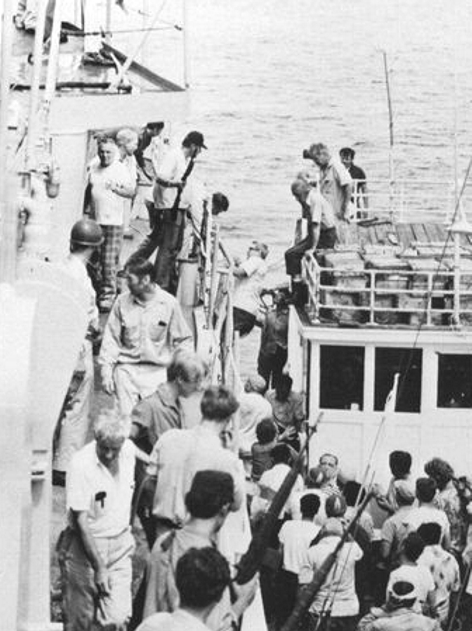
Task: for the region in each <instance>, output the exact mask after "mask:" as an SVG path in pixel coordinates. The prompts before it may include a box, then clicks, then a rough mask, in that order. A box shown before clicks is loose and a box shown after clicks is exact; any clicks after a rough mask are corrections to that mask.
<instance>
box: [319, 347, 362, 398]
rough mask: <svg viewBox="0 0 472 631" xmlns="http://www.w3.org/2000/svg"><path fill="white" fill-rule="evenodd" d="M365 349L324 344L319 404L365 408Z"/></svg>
mask: <svg viewBox="0 0 472 631" xmlns="http://www.w3.org/2000/svg"><path fill="white" fill-rule="evenodd" d="M364 351H365V349H364V348H363V347H357V346H321V348H320V407H322V408H328V409H334V410H362V409H363V407H364V355H365V352H364Z"/></svg>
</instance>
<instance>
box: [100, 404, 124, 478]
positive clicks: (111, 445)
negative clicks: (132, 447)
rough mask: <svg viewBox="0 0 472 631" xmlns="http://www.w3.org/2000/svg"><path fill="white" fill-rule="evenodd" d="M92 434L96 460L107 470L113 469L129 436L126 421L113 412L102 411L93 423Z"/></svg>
mask: <svg viewBox="0 0 472 631" xmlns="http://www.w3.org/2000/svg"><path fill="white" fill-rule="evenodd" d="M94 434H95V441H96V453H97V458H98V459H99V461H100V462H101V463H102V464H103V466H105V467H106V468H107V469H113V468H114V467H115V466H116V464H117V462H118V458H119V456H120V451H121V448H122V447H123V443H124V442H125V440H126V438H127V437H128V435H129V427H128V423H127V422H126V419H125V418H124V417H122V416H119V415H117V414H116V412H115V411H113V410H104V411H103V412H101V414H100V415H99V416H98V417H97V420H96V421H95V425H94Z"/></svg>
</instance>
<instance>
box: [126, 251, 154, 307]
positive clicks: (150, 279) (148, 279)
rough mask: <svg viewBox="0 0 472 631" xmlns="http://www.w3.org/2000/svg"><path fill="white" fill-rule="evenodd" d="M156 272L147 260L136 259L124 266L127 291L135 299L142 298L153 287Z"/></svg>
mask: <svg viewBox="0 0 472 631" xmlns="http://www.w3.org/2000/svg"><path fill="white" fill-rule="evenodd" d="M155 279H156V272H155V268H154V265H153V264H152V263H151V261H148V260H147V259H142V258H138V259H136V260H134V261H132V262H131V263H128V265H127V266H126V281H127V283H128V289H129V290H130V292H131V293H132V294H133V296H135V297H136V298H143V297H144V296H145V295H146V294H147V293H149V291H151V289H152V287H153V286H154V283H155Z"/></svg>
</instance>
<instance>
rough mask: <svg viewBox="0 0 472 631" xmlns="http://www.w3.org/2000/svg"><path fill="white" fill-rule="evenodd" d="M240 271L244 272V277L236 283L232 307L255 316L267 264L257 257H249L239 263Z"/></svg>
mask: <svg viewBox="0 0 472 631" xmlns="http://www.w3.org/2000/svg"><path fill="white" fill-rule="evenodd" d="M240 269H242V270H244V271H245V272H246V276H245V277H243V278H239V279H237V281H236V289H235V291H234V298H233V305H234V306H235V307H237V308H238V309H243V310H244V311H247V312H248V313H252V314H253V315H256V314H257V312H258V309H259V296H260V293H261V290H262V289H263V280H264V278H265V275H266V274H267V264H266V262H265V261H264V259H262V258H261V257H259V256H250V257H249V258H248V259H246V260H245V261H244V262H243V263H241V266H240Z"/></svg>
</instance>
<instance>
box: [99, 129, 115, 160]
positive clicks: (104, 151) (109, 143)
mask: <svg viewBox="0 0 472 631" xmlns="http://www.w3.org/2000/svg"><path fill="white" fill-rule="evenodd" d="M116 152H117V148H116V142H115V141H114V140H113V138H111V137H110V136H102V137H101V138H100V139H99V140H98V148H97V155H98V159H99V160H100V166H102V167H103V168H105V167H109V166H110V164H112V163H113V162H114V161H115V159H116Z"/></svg>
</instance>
